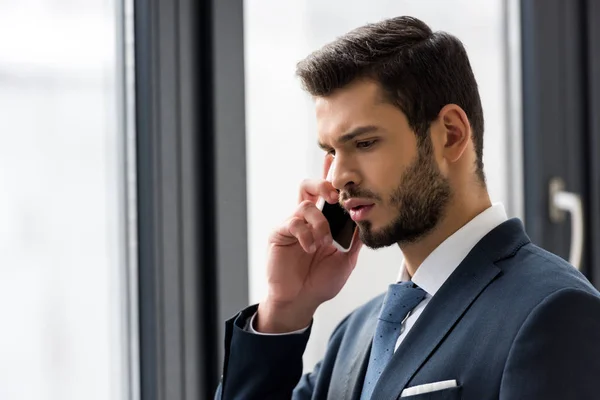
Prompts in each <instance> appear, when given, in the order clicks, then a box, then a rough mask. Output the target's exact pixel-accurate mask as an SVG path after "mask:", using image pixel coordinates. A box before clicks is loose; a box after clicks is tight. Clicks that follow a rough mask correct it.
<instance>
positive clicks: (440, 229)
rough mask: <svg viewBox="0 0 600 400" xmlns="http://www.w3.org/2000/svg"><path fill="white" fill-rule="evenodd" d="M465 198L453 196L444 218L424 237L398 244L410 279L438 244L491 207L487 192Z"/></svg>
mask: <svg viewBox="0 0 600 400" xmlns="http://www.w3.org/2000/svg"><path fill="white" fill-rule="evenodd" d="M466 197H467V196H454V199H453V200H452V201H451V202H450V203H449V204H448V207H447V208H446V212H445V215H444V217H442V219H441V220H440V221H439V222H438V224H437V226H436V227H435V228H434V229H433V230H432V231H431V232H429V233H428V234H427V235H426V236H424V237H423V238H421V239H419V240H418V241H416V242H413V243H399V244H398V245H399V246H400V249H401V250H402V253H403V254H404V264H405V265H406V270H407V271H408V274H409V275H410V276H411V277H412V276H414V274H415V272H417V269H418V268H419V266H420V265H421V264H422V263H423V261H425V259H426V258H427V257H429V255H430V254H431V253H432V252H433V251H434V250H435V249H436V248H437V247H438V246H439V245H440V244H442V243H443V242H444V241H445V240H446V239H448V238H449V237H450V236H452V234H454V232H456V231H458V230H459V229H460V228H462V227H463V226H465V225H466V224H467V223H468V222H469V221H471V220H472V219H473V218H475V217H476V216H478V215H479V214H481V213H482V212H483V211H485V210H487V209H488V208H489V207H491V205H492V203H491V201H490V198H489V195H488V194H487V192H485V193H484V194H482V195H480V196H479V197H472V198H466Z"/></svg>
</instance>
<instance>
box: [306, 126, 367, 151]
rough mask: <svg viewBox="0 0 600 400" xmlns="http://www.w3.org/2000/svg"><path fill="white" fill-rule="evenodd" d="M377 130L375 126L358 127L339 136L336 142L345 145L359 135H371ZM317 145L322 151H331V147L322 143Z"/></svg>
mask: <svg viewBox="0 0 600 400" xmlns="http://www.w3.org/2000/svg"><path fill="white" fill-rule="evenodd" d="M377 130H379V127H377V126H375V125H366V126H359V127H358V128H356V129H353V130H352V131H350V132H348V133H346V134H344V135H342V136H340V137H339V138H338V139H337V140H336V142H338V143H339V144H340V145H342V144H344V143H347V142H349V141H351V140H352V139H354V138H356V137H357V136H361V135H365V134H367V133H371V132H375V131H377ZM317 144H318V145H319V147H320V148H321V149H322V150H325V151H327V150H329V149H331V146H328V145H326V144H324V143H322V142H318V143H317Z"/></svg>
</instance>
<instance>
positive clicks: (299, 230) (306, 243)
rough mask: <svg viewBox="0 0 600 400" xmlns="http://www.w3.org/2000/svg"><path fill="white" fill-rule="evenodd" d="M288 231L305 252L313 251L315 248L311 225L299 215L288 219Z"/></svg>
mask: <svg viewBox="0 0 600 400" xmlns="http://www.w3.org/2000/svg"><path fill="white" fill-rule="evenodd" d="M288 231H289V232H290V234H291V235H293V236H294V237H295V238H296V239H297V240H298V243H300V246H302V249H303V250H304V251H305V252H307V253H314V252H315V251H316V250H317V245H316V244H315V239H314V237H313V234H312V230H311V227H310V225H309V224H307V223H306V221H305V220H304V219H302V218H299V217H294V218H292V219H290V221H289V222H288Z"/></svg>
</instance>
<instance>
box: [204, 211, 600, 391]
mask: <svg viewBox="0 0 600 400" xmlns="http://www.w3.org/2000/svg"><path fill="white" fill-rule="evenodd" d="M382 300H383V295H381V296H379V297H377V298H375V299H373V300H371V301H370V302H368V303H367V304H365V305H363V306H362V307H360V308H358V309H357V310H355V311H354V312H352V313H351V314H350V315H348V316H347V317H346V318H345V319H344V320H343V321H342V322H341V323H340V324H339V325H338V326H337V328H336V329H335V331H334V333H333V334H332V336H331V339H330V341H329V345H328V348H327V352H326V354H325V357H324V359H323V360H322V361H321V362H320V363H319V364H317V366H316V367H315V369H314V371H313V372H312V373H310V374H308V375H304V376H301V375H302V354H303V352H304V349H305V347H306V342H307V341H308V338H309V335H310V329H309V330H308V331H307V332H306V333H304V334H300V335H298V334H295V335H285V336H260V335H255V334H251V333H249V332H245V331H244V329H243V327H244V324H245V322H246V320H247V319H248V318H249V317H250V316H251V315H252V314H253V313H254V312H255V311H256V306H253V307H249V308H248V309H246V310H244V311H242V312H241V313H240V314H238V315H237V316H236V317H234V318H232V319H231V320H229V321H228V322H227V324H226V339H225V363H224V371H223V378H222V384H221V385H220V386H219V388H218V389H217V394H216V398H217V399H219V398H220V399H223V400H230V399H244V400H253V399H260V400H266V399H295V400H301V399H302V400H305V399H306V400H308V399H319V400H320V399H335V400H342V399H353V400H357V399H359V397H360V393H361V390H362V383H363V380H364V376H365V371H366V367H367V363H368V360H369V351H370V346H371V341H372V338H373V332H374V330H375V325H376V321H377V317H378V314H379V310H380V308H381V303H382ZM451 379H455V380H456V381H457V384H458V387H456V388H452V389H445V390H440V391H437V392H432V393H429V394H419V395H415V396H410V397H406V398H407V399H415V400H421V399H432V400H435V399H438V400H443V399H473V400H486V399H502V400H505V399H506V400H509V399H510V400H517V399H527V400H537V399H539V400H541V399H544V400H548V399H561V400H565V399H578V400H580V399H600V294H599V293H598V292H597V291H596V290H595V289H594V288H593V287H592V286H591V285H590V283H589V282H588V281H587V280H586V278H585V277H584V276H583V275H582V274H580V273H579V272H578V271H577V270H575V268H573V267H572V266H571V265H570V264H568V263H567V262H565V261H564V260H562V259H561V258H559V257H557V256H555V255H553V254H551V253H548V252H546V251H544V250H542V249H540V248H539V247H536V246H535V245H533V244H531V243H530V240H529V238H528V237H527V235H526V234H525V232H524V230H523V226H522V224H521V222H520V221H519V220H516V219H512V220H509V221H507V222H505V223H503V224H502V225H500V226H498V227H497V228H496V229H494V230H493V231H491V232H490V233H489V234H488V235H486V236H485V237H484V238H483V239H482V240H481V241H480V242H479V243H478V244H477V245H476V246H475V248H474V249H473V250H472V251H471V252H470V253H469V255H468V256H467V257H466V258H465V260H464V261H463V262H462V263H461V264H460V265H459V266H458V268H457V269H456V270H455V271H454V273H453V274H452V275H451V276H450V277H449V278H448V280H447V281H446V282H445V283H444V285H443V286H442V287H441V288H440V290H439V291H438V292H437V293H436V295H435V296H434V297H433V298H432V299H431V301H430V303H429V304H428V305H427V307H426V308H425V310H424V311H423V313H422V314H421V316H420V317H419V319H418V320H417V322H416V323H415V325H414V326H413V327H412V329H411V331H410V332H409V333H408V335H407V336H406V338H405V339H404V341H403V342H402V344H401V345H400V347H399V348H398V350H397V351H396V352H395V353H394V356H393V358H392V360H391V361H390V364H389V365H388V367H387V368H386V370H385V371H384V372H383V374H382V375H381V378H380V379H379V381H378V383H377V386H376V388H375V391H374V393H373V397H372V398H373V399H377V400H380V399H382V400H386V399H397V398H398V397H399V396H400V393H401V392H402V390H403V389H405V388H407V387H411V386H415V385H421V384H425V383H432V382H438V381H444V380H451Z"/></svg>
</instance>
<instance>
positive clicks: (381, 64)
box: [296, 16, 485, 183]
mask: <svg viewBox="0 0 600 400" xmlns="http://www.w3.org/2000/svg"><path fill="white" fill-rule="evenodd" d="M296 74H297V75H298V76H299V77H300V79H301V82H302V86H303V88H304V89H305V90H306V91H307V92H308V93H310V94H311V95H313V96H317V97H327V96H328V95H330V94H332V93H333V92H334V91H336V90H337V89H341V88H343V87H345V86H346V85H348V84H349V83H351V82H353V81H355V80H357V79H372V80H374V81H376V82H378V83H379V85H380V86H381V88H382V90H383V93H382V94H383V96H384V99H385V100H386V101H389V102H390V103H391V104H394V105H396V106H397V107H399V108H400V110H402V112H403V113H404V114H405V115H406V117H407V119H408V123H409V125H410V127H411V128H412V129H413V130H414V131H415V133H416V135H417V141H418V143H419V145H421V144H422V143H423V142H424V141H425V140H426V139H427V138H428V137H429V127H430V125H431V123H432V122H433V121H434V120H435V119H436V118H437V116H438V114H439V112H440V110H441V109H442V108H443V107H444V106H445V105H447V104H456V105H458V106H460V107H461V108H462V109H463V110H464V111H465V113H466V115H467V118H468V119H469V123H470V125H471V130H472V136H473V143H474V147H475V153H476V156H477V165H476V172H477V176H478V177H479V179H480V180H481V182H482V183H485V175H484V172H483V125H484V123H483V110H482V107H481V99H480V97H479V91H478V88H477V82H476V81H475V76H474V75H473V70H472V69H471V64H470V63H469V58H468V56H467V52H466V50H465V48H464V46H463V44H462V43H461V41H460V40H458V39H457V38H456V37H455V36H453V35H450V34H448V33H446V32H441V31H440V32H433V31H432V30H431V28H429V26H427V24H425V23H424V22H422V21H420V20H419V19H417V18H413V17H407V16H403V17H396V18H391V19H386V20H383V21H381V22H378V23H375V24H368V25H365V26H362V27H360V28H357V29H354V30H353V31H351V32H349V33H347V34H345V35H344V36H342V37H340V38H338V39H336V40H335V41H334V42H331V43H329V44H327V45H326V46H324V47H323V48H321V49H320V50H317V51H315V52H313V53H312V54H310V55H309V56H308V57H307V58H305V59H304V60H302V61H300V62H299V63H298V65H297V70H296Z"/></svg>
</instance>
